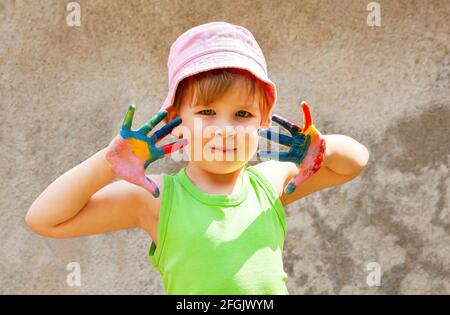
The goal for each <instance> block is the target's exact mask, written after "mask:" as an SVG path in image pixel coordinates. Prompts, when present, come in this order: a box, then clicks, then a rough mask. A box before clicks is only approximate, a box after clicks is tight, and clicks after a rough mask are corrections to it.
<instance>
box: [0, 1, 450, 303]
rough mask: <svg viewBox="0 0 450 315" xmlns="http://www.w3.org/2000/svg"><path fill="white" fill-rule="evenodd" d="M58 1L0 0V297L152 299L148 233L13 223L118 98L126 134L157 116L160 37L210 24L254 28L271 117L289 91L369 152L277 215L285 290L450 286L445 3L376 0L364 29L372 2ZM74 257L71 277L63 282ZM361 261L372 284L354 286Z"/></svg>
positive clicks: (165, 46) (330, 128) (100, 129)
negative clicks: (130, 120)
mask: <svg viewBox="0 0 450 315" xmlns="http://www.w3.org/2000/svg"><path fill="white" fill-rule="evenodd" d="M68 2H69V1H61V0H54V1H45V0H44V1H13V0H0V105H1V117H2V119H1V120H2V124H1V127H0V140H1V150H0V161H1V162H0V163H1V169H0V178H1V182H2V184H1V192H0V211H1V212H0V215H1V216H0V235H1V245H0V293H13V294H30V293H50V294H56V293H66V294H80V293H89V294H103V293H113V294H117V293H121V294H128V293H137V294H162V293H163V287H162V282H161V279H160V276H159V274H158V273H157V271H156V270H155V269H154V268H153V266H152V265H151V264H150V262H149V261H148V260H147V257H146V256H147V251H148V246H149V245H150V239H149V238H148V236H147V235H146V234H145V232H143V231H140V230H137V229H132V230H125V231H120V232H114V233H108V234H103V235H96V236H90V237H81V238H74V239H50V238H44V237H41V236H39V235H37V234H34V233H32V232H31V231H30V230H29V229H28V228H27V227H26V226H25V223H24V217H25V214H26V212H27V210H28V208H29V206H30V205H31V203H32V202H33V201H34V199H35V198H36V197H37V196H38V195H39V194H40V193H41V192H42V191H43V190H44V189H45V188H46V187H47V186H48V185H49V184H50V183H51V182H52V181H53V180H55V179H56V178H57V177H58V176H60V175H61V174H63V173H64V172H65V171H67V170H69V169H70V168H72V167H73V166H75V165H77V164H78V163H80V162H82V161H83V160H85V159H87V158H88V157H90V156H91V155H92V154H94V153H95V152H97V151H98V150H100V149H101V148H103V147H105V146H107V144H108V143H109V141H110V140H111V139H112V137H113V136H114V135H115V133H116V132H117V130H118V128H119V127H120V123H121V120H122V117H123V114H124V112H125V110H126V107H127V105H128V104H129V103H134V104H136V105H137V112H136V113H137V114H136V116H135V121H134V125H133V126H139V125H141V124H142V123H144V122H145V121H146V120H147V119H148V118H149V117H150V116H151V115H153V114H154V113H155V112H156V111H157V110H158V109H159V107H160V105H161V103H162V102H163V100H164V98H165V95H166V92H167V86H166V84H167V68H166V63H167V57H168V52H169V47H170V45H171V43H172V42H173V41H174V40H175V39H176V38H177V37H178V36H179V35H180V34H181V33H182V32H184V31H185V30H187V29H188V28H190V27H192V26H194V25H198V24H202V23H206V22H210V21H213V20H224V21H228V22H231V23H235V24H240V25H243V26H245V27H247V28H248V29H249V30H250V31H251V32H252V33H253V34H254V35H255V37H256V39H257V40H258V42H259V44H260V45H261V47H262V49H263V51H264V53H265V57H266V60H267V64H268V69H269V75H270V76H271V78H272V79H273V81H274V82H276V84H277V87H278V93H279V98H278V102H277V108H276V109H275V113H278V114H280V115H283V116H287V117H290V118H292V120H294V121H297V122H299V123H301V122H302V116H301V112H300V111H299V110H298V107H297V106H298V103H297V100H298V99H299V98H304V99H306V100H307V101H309V103H310V104H311V106H312V109H313V115H314V118H315V124H316V126H317V127H318V128H319V130H321V131H322V132H323V133H325V134H326V133H339V134H345V135H348V136H351V137H353V138H355V139H356V140H358V141H360V142H361V143H362V144H364V145H365V146H366V147H367V148H368V149H369V151H370V153H371V157H370V161H369V164H368V166H367V168H366V170H365V171H364V173H363V174H362V175H361V176H360V177H358V178H357V179H355V180H354V181H352V182H350V183H346V184H344V185H342V186H340V187H335V188H329V189H326V190H323V191H321V192H318V193H315V194H312V195H310V196H308V197H306V198H304V199H303V200H300V201H298V202H296V203H293V204H291V205H289V206H287V207H286V213H287V221H288V233H287V240H286V245H285V252H284V257H285V270H286V272H287V273H288V275H289V280H288V288H289V291H290V293H291V294H305V293H306V294H312V293H314V294H319V293H328V294H391V293H392V294H399V293H405V294H406V293H446V294H449V293H450V235H449V230H450V210H449V184H450V183H449V182H450V178H449V167H448V166H449V148H450V141H449V138H450V93H449V88H450V60H449V43H450V40H449V34H450V24H449V23H448V19H449V17H450V2H449V1H446V0H442V1H436V0H435V1H419V0H418V1H411V0H397V1H379V3H380V4H381V26H380V27H369V26H368V25H367V23H366V18H367V15H368V14H369V11H367V10H366V6H367V4H368V3H369V2H370V1H356V0H355V1H332V0H328V1H320V2H318V1H313V0H311V1H266V0H264V1H118V0H94V1H92V0H89V1H88V0H83V1H81V0H80V1H78V2H79V3H80V5H81V26H79V27H68V26H67V25H66V15H67V14H68V11H66V7H65V5H66V4H67V3H68ZM181 166H182V165H180V164H179V163H176V162H174V161H172V160H170V159H164V160H159V161H157V162H156V163H155V165H154V167H153V170H158V171H160V172H166V173H167V172H174V171H176V170H178V169H179V168H180V167H181ZM72 261H75V262H79V263H80V266H81V275H82V283H81V286H80V287H70V286H68V285H67V284H66V276H67V274H68V273H69V272H68V271H67V270H66V266H67V264H68V263H69V262H72ZM369 262H378V263H379V265H380V267H381V271H382V277H381V285H380V286H374V287H370V286H368V285H367V283H366V277H367V275H368V273H369V272H368V271H367V269H366V268H367V264H368V263H369Z"/></svg>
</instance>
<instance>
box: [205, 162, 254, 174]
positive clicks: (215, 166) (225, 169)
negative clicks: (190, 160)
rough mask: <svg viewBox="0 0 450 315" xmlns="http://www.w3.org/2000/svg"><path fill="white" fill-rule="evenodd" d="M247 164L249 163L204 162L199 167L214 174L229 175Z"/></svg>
mask: <svg viewBox="0 0 450 315" xmlns="http://www.w3.org/2000/svg"><path fill="white" fill-rule="evenodd" d="M246 164H247V161H202V162H200V163H199V166H200V167H201V168H202V169H204V170H205V171H208V172H210V173H214V174H229V173H232V172H235V171H237V170H238V169H240V168H242V167H243V166H245V165H246Z"/></svg>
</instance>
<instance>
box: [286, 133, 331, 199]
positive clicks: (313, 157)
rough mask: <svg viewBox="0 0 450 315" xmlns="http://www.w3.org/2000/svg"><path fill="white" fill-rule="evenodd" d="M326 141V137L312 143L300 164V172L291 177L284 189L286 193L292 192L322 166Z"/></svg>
mask: <svg viewBox="0 0 450 315" xmlns="http://www.w3.org/2000/svg"><path fill="white" fill-rule="evenodd" d="M325 148H326V143H325V140H324V139H319V140H318V141H316V142H314V143H312V144H311V146H310V147H309V150H308V152H307V154H306V157H305V158H304V160H303V161H302V162H301V163H300V164H299V165H300V170H299V172H298V174H297V175H296V176H295V177H294V178H292V179H291V181H290V182H289V184H288V185H287V186H286V188H285V189H284V191H285V193H286V194H288V195H289V194H292V193H293V192H294V191H295V190H296V189H297V187H298V186H299V185H301V184H302V183H303V182H304V181H305V180H307V179H308V178H309V177H311V176H312V175H314V174H315V173H316V172H317V171H318V170H319V169H320V167H321V166H322V164H323V160H324V158H325Z"/></svg>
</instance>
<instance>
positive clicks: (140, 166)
mask: <svg viewBox="0 0 450 315" xmlns="http://www.w3.org/2000/svg"><path fill="white" fill-rule="evenodd" d="M135 111H136V107H135V106H134V105H133V104H131V105H129V107H128V111H127V113H126V114H125V117H124V119H123V123H122V128H121V130H120V132H119V134H118V135H117V136H116V137H115V138H114V139H113V140H112V141H111V143H110V144H109V146H108V150H107V152H106V155H105V157H106V160H107V161H108V162H109V164H110V165H111V168H112V170H113V172H114V174H115V175H116V176H118V177H120V178H122V179H125V180H127V181H129V182H131V183H134V184H136V185H139V186H141V187H143V188H145V189H146V190H147V191H148V192H150V193H151V194H152V195H153V196H154V197H155V198H157V197H158V196H159V188H158V186H157V185H156V184H155V183H154V182H153V181H152V180H151V179H150V178H148V177H147V176H145V169H146V168H147V166H148V165H149V164H150V163H152V162H154V161H156V160H158V159H161V158H163V157H164V156H165V155H166V154H170V153H172V152H175V151H177V150H179V149H181V148H183V147H184V146H186V145H187V139H183V140H179V141H175V142H171V143H168V144H165V145H163V146H161V147H157V146H156V143H157V142H158V141H160V140H162V139H163V138H164V137H165V136H167V135H168V134H169V133H170V132H171V131H172V130H173V129H174V128H175V127H176V126H178V125H179V124H180V123H181V118H180V117H176V118H174V119H173V120H171V121H169V122H168V123H167V124H166V125H164V126H163V127H162V128H161V129H159V130H157V131H155V132H154V133H153V134H152V135H151V136H147V134H148V133H149V132H150V131H151V130H152V129H153V128H154V127H155V126H156V125H157V124H158V123H159V122H161V121H162V120H163V119H164V118H165V117H166V116H167V114H168V113H167V111H165V110H163V111H160V112H158V113H157V114H156V115H154V116H153V117H152V118H151V119H150V120H148V121H147V122H146V123H145V124H144V125H142V127H141V128H140V129H139V130H137V131H134V130H131V125H132V123H133V117H134V112H135Z"/></svg>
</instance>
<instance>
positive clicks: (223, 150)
mask: <svg viewBox="0 0 450 315" xmlns="http://www.w3.org/2000/svg"><path fill="white" fill-rule="evenodd" d="M211 149H212V150H220V151H222V152H228V151H230V152H231V151H235V150H236V148H233V149H222V148H216V147H212V148H211Z"/></svg>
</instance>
